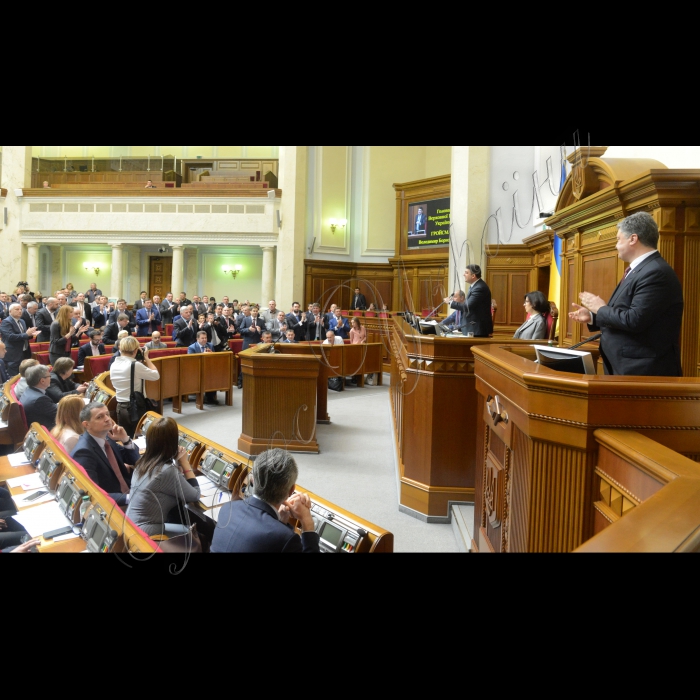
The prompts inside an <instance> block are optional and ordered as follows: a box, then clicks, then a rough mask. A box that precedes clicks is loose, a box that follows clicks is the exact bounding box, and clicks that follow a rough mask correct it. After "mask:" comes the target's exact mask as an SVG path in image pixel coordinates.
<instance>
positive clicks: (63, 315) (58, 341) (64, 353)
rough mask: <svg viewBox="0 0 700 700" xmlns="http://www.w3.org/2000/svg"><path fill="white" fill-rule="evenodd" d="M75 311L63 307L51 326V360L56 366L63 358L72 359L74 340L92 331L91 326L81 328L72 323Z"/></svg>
mask: <svg viewBox="0 0 700 700" xmlns="http://www.w3.org/2000/svg"><path fill="white" fill-rule="evenodd" d="M74 311H75V309H74V308H73V307H72V306H68V304H66V305H65V306H62V307H61V308H60V309H59V310H58V313H57V314H56V320H55V321H54V322H53V323H52V324H51V347H50V348H49V360H50V361H51V364H52V365H53V364H55V363H56V360H58V359H60V358H61V357H70V356H71V349H72V347H73V338H75V337H76V336H78V337H79V336H80V335H82V334H83V333H85V332H87V331H88V330H90V326H88V325H84V326H82V327H81V328H78V326H74V325H73V324H72V322H71V319H72V318H73V312H74Z"/></svg>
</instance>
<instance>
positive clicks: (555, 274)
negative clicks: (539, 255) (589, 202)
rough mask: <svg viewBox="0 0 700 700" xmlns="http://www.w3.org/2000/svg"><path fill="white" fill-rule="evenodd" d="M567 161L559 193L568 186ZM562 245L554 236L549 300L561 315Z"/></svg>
mask: <svg viewBox="0 0 700 700" xmlns="http://www.w3.org/2000/svg"><path fill="white" fill-rule="evenodd" d="M566 177H567V175H566V161H564V162H563V163H562V164H561V186H560V188H559V192H560V193H561V192H562V191H563V190H564V185H565V184H566ZM562 243H563V241H562V240H561V238H559V236H554V254H553V255H552V268H551V272H550V276H549V299H550V301H553V302H554V303H555V304H556V305H557V308H558V309H559V314H560V315H561V314H563V313H566V309H562V308H561V264H562V255H561V254H562Z"/></svg>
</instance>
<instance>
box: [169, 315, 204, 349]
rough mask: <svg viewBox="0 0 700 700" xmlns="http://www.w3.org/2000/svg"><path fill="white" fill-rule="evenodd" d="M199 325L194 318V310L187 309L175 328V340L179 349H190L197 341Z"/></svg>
mask: <svg viewBox="0 0 700 700" xmlns="http://www.w3.org/2000/svg"><path fill="white" fill-rule="evenodd" d="M198 331H199V324H198V323H197V321H195V320H194V319H193V318H192V309H190V307H189V306H188V307H185V308H183V309H182V315H181V316H180V318H179V319H178V320H177V321H176V322H175V324H174V327H173V338H174V340H175V342H176V343H177V347H179V348H189V347H190V345H192V343H194V342H195V341H196V340H197V332H198Z"/></svg>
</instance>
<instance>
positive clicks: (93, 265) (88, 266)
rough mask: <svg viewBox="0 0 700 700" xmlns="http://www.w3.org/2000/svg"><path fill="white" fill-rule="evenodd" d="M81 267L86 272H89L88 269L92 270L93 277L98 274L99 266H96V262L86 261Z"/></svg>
mask: <svg viewBox="0 0 700 700" xmlns="http://www.w3.org/2000/svg"><path fill="white" fill-rule="evenodd" d="M83 267H84V268H85V270H86V271H87V272H90V270H92V271H93V272H94V273H95V277H99V276H100V268H99V267H98V264H97V263H89V262H86V263H85V265H83Z"/></svg>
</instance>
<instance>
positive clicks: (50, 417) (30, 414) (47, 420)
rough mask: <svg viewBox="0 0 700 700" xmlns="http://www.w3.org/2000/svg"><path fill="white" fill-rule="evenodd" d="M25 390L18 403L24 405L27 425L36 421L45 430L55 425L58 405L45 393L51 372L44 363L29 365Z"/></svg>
mask: <svg viewBox="0 0 700 700" xmlns="http://www.w3.org/2000/svg"><path fill="white" fill-rule="evenodd" d="M24 378H25V379H26V380H27V390H26V391H25V392H24V394H22V398H21V400H20V403H21V404H22V406H24V413H25V415H26V416H27V425H31V424H32V423H38V424H39V425H43V426H44V427H45V428H46V429H47V430H53V429H54V428H55V427H56V413H57V412H58V405H57V404H55V403H54V402H53V401H52V400H51V398H50V397H48V396H47V395H46V390H47V389H48V388H49V387H50V386H51V373H50V372H49V368H48V367H47V366H46V365H36V367H30V368H29V369H28V370H27V371H26V372H25V373H24Z"/></svg>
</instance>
